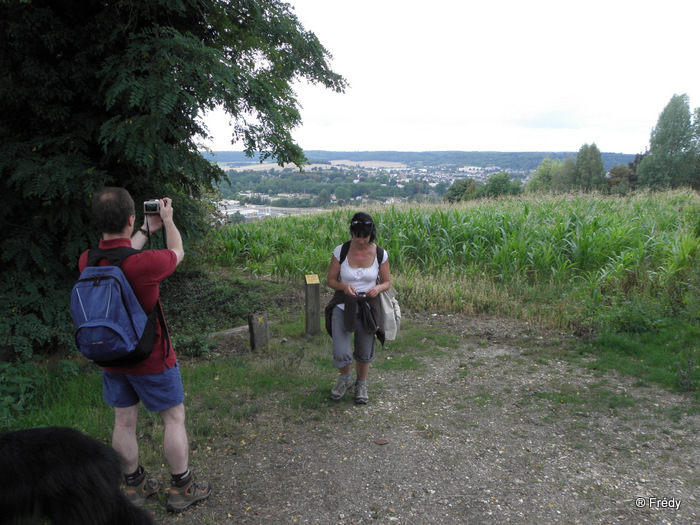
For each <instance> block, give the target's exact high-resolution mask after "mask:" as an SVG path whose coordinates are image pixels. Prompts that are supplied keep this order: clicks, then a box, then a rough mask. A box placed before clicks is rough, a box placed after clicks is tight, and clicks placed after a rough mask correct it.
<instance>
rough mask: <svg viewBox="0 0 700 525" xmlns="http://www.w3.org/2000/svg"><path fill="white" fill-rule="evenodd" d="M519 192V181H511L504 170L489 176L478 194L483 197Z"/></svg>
mask: <svg viewBox="0 0 700 525" xmlns="http://www.w3.org/2000/svg"><path fill="white" fill-rule="evenodd" d="M519 192H520V182H519V181H512V180H511V178H510V175H509V174H508V173H506V172H502V173H495V174H493V175H491V176H490V177H489V180H488V181H486V184H485V185H484V186H483V187H482V188H481V190H480V191H479V194H480V195H482V196H484V197H493V198H496V197H500V196H502V195H516V194H517V193H519Z"/></svg>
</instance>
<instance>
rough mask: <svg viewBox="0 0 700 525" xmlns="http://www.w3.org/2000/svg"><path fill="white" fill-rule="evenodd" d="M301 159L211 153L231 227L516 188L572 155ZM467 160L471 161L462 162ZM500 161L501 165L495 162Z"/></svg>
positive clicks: (620, 159)
mask: <svg viewBox="0 0 700 525" xmlns="http://www.w3.org/2000/svg"><path fill="white" fill-rule="evenodd" d="M306 155H307V158H308V159H309V163H308V164H307V165H304V166H303V169H299V168H298V167H296V166H293V165H289V166H279V165H277V164H275V163H272V162H265V163H259V162H256V161H255V159H249V158H246V157H245V156H244V155H243V154H242V153H238V152H217V153H215V154H214V155H213V156H212V158H211V160H212V162H217V164H218V165H219V166H220V167H221V168H222V169H223V170H224V172H225V173H226V175H227V179H228V181H226V182H223V183H221V184H220V185H219V187H218V189H219V191H220V193H221V201H220V204H219V210H220V212H221V213H222V214H223V215H225V216H226V217H227V218H228V220H230V221H231V222H243V221H247V220H255V219H260V218H265V217H274V216H284V215H289V214H293V213H304V212H307V213H308V212H312V211H316V210H318V209H323V208H327V207H329V206H337V205H347V204H352V203H368V202H372V203H382V204H392V203H396V202H404V201H414V202H430V201H442V200H444V196H445V194H446V192H447V191H448V189H449V187H450V186H451V185H452V184H453V183H454V182H455V181H457V180H460V179H465V178H469V179H471V180H473V181H475V183H476V184H485V183H486V182H487V181H488V179H489V178H490V177H491V176H493V175H494V174H497V173H507V174H508V176H509V178H510V180H511V181H512V182H513V184H516V185H522V184H525V183H526V182H527V181H528V179H529V177H530V175H531V174H532V172H533V171H534V170H535V169H536V168H537V166H538V165H539V164H540V162H541V161H542V160H543V159H544V158H545V157H549V158H550V159H554V160H556V159H562V158H565V157H566V156H575V155H576V154H575V153H561V152H560V153H529V152H528V153H500V152H493V153H489V152H426V153H414V152H412V153H400V152H362V153H349V152H306ZM605 155H606V156H607V160H606V167H607V164H609V165H610V167H612V166H613V165H615V164H618V163H625V162H630V161H631V160H632V159H633V158H634V155H626V154H605ZM470 160H471V161H472V163H468V161H470ZM498 160H500V161H502V162H501V163H499V164H496V163H495V162H493V161H498ZM604 160H605V159H604ZM460 161H461V162H460ZM607 169H610V168H609V167H607Z"/></svg>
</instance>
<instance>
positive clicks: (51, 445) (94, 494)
mask: <svg viewBox="0 0 700 525" xmlns="http://www.w3.org/2000/svg"><path fill="white" fill-rule="evenodd" d="M0 472H2V473H3V479H5V480H7V483H5V487H4V488H3V490H2V491H0V509H2V522H3V523H8V524H20V523H26V521H25V520H26V519H34V520H44V519H47V520H50V522H51V523H52V524H54V525H59V524H61V525H62V524H68V523H70V524H71V525H95V524H100V525H132V524H133V525H152V524H153V520H152V519H151V517H150V516H149V515H148V514H147V513H146V511H144V510H142V509H140V508H138V507H136V506H134V505H133V504H132V503H131V502H130V501H129V500H128V499H127V498H126V496H125V495H124V494H123V492H122V491H121V489H120V487H119V484H120V481H121V479H122V469H121V458H120V457H119V454H118V453H117V452H116V451H115V450H114V449H112V448H111V447H108V446H107V445H104V444H102V443H100V442H99V441H96V440H94V439H92V438H90V437H88V436H86V435H85V434H82V433H81V432H79V431H77V430H75V429H72V428H65V427H47V428H33V429H27V430H17V431H14V432H7V433H4V434H0Z"/></svg>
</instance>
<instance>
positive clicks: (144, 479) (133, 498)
mask: <svg viewBox="0 0 700 525" xmlns="http://www.w3.org/2000/svg"><path fill="white" fill-rule="evenodd" d="M159 487H160V483H159V482H158V480H157V479H156V478H149V477H148V473H147V472H146V471H145V470H144V471H143V472H142V473H141V475H140V476H137V477H136V478H134V479H132V480H126V482H125V493H126V499H128V500H129V501H130V502H131V503H133V504H134V505H136V506H137V507H140V506H141V505H143V502H144V501H146V498H148V497H149V496H152V495H153V494H155V493H156V492H158V488H159Z"/></svg>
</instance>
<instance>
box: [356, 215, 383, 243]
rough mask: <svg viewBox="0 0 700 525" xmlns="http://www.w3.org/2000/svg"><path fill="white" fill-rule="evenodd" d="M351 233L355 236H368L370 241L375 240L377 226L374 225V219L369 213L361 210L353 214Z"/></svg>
mask: <svg viewBox="0 0 700 525" xmlns="http://www.w3.org/2000/svg"><path fill="white" fill-rule="evenodd" d="M350 233H352V234H353V235H355V237H367V236H368V235H369V242H374V239H376V238H377V228H376V226H375V225H374V219H372V216H371V215H370V214H369V213H364V212H359V213H356V214H355V215H353V216H352V219H351V220H350Z"/></svg>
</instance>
